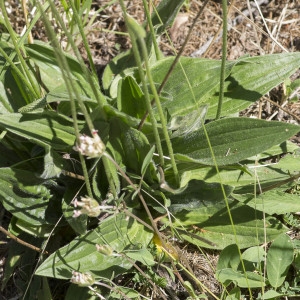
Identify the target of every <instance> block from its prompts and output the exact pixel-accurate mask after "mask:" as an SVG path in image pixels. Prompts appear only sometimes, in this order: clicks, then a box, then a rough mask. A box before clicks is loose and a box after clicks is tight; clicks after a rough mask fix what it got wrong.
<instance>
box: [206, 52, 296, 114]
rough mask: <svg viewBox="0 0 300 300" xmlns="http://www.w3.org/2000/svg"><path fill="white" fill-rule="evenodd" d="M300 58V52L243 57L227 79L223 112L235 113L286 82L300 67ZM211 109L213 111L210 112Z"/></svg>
mask: <svg viewBox="0 0 300 300" xmlns="http://www.w3.org/2000/svg"><path fill="white" fill-rule="evenodd" d="M299 60H300V52H294V53H280V54H269V55H263V56H256V57H245V58H241V59H239V60H238V61H237V63H236V64H235V65H234V66H233V68H232V71H231V74H230V76H229V77H228V78H227V79H226V81H225V84H226V89H225V91H224V96H225V98H224V102H223V111H222V115H228V114H232V113H233V110H235V111H236V112H238V111H241V110H243V109H244V108H246V107H248V106H249V105H250V104H251V103H252V102H254V101H256V100H258V99H259V98H260V97H261V96H263V95H264V94H266V93H267V92H269V91H270V90H271V89H272V88H274V87H276V86H277V85H278V84H280V83H282V82H283V81H284V80H285V79H286V78H288V77H289V76H291V75H292V74H293V73H294V72H295V71H296V70H297V69H298V68H299V66H300V63H299ZM217 97H218V95H216V96H215V101H216V98H217ZM212 101H214V99H212ZM211 113H212V111H209V115H211Z"/></svg>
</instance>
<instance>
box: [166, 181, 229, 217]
mask: <svg viewBox="0 0 300 300" xmlns="http://www.w3.org/2000/svg"><path fill="white" fill-rule="evenodd" d="M223 188H224V192H225V195H226V196H229V195H230V194H231V193H232V191H233V190H234V188H233V187H231V186H223ZM174 192H176V193H175V194H174V195H172V194H171V195H170V196H169V198H170V200H171V206H170V207H169V209H170V211H171V212H172V213H177V212H179V211H182V210H187V211H189V210H194V209H197V208H199V207H202V206H203V205H205V204H204V203H205V202H206V201H209V202H218V201H222V200H224V194H223V190H222V188H221V185H220V184H218V183H206V182H205V181H202V180H191V181H189V183H188V184H187V186H186V187H183V188H181V189H179V190H175V191H174Z"/></svg>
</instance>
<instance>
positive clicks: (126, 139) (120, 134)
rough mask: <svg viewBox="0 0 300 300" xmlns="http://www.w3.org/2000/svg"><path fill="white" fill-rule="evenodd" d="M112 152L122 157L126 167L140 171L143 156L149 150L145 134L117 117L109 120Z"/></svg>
mask: <svg viewBox="0 0 300 300" xmlns="http://www.w3.org/2000/svg"><path fill="white" fill-rule="evenodd" d="M109 141H110V143H111V145H112V147H113V150H114V152H118V153H119V154H120V155H121V157H122V162H123V164H125V165H126V166H127V168H128V169H130V170H134V171H135V172H136V173H137V174H139V173H140V171H141V168H142V165H143V162H144V158H145V157H146V155H147V154H148V152H149V150H150V145H149V142H148V140H147V138H146V137H145V135H144V134H143V133H142V132H140V131H138V130H136V129H134V128H131V127H129V126H128V125H127V124H125V123H124V122H123V121H122V120H120V119H119V118H112V119H111V120H110V139H109Z"/></svg>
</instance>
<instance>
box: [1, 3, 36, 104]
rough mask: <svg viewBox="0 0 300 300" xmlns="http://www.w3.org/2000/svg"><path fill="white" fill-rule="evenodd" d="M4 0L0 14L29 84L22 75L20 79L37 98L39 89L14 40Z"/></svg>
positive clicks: (14, 34) (14, 35)
mask: <svg viewBox="0 0 300 300" xmlns="http://www.w3.org/2000/svg"><path fill="white" fill-rule="evenodd" d="M4 2H5V1H0V7H1V10H2V14H3V17H4V21H5V26H6V28H7V30H8V32H9V35H10V37H11V40H12V43H13V45H14V50H15V51H16V53H17V56H18V59H19V61H20V63H21V66H22V69H23V71H24V74H26V77H27V79H28V81H29V82H30V85H31V86H30V85H28V84H27V83H26V80H25V82H24V81H23V76H22V77H21V79H22V81H23V82H24V84H25V85H26V86H27V87H28V88H29V89H30V91H31V92H32V93H33V95H34V96H35V97H36V98H39V97H40V94H41V93H40V90H39V88H38V86H37V84H36V82H35V81H34V79H33V78H32V76H31V74H30V72H29V69H28V66H27V64H26V62H25V60H24V58H23V56H22V53H21V51H20V47H19V45H18V43H17V41H16V33H15V32H14V30H13V29H12V26H11V23H10V21H9V18H8V16H7V11H6V8H5V4H4Z"/></svg>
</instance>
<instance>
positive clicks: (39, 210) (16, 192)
mask: <svg viewBox="0 0 300 300" xmlns="http://www.w3.org/2000/svg"><path fill="white" fill-rule="evenodd" d="M51 198H52V199H51ZM0 200H1V202H2V203H3V206H4V207H5V209H7V210H8V211H9V212H10V213H11V214H13V215H14V216H15V217H17V218H19V219H21V220H23V221H25V222H27V223H28V224H31V226H34V225H36V226H40V225H43V224H55V222H56V221H57V219H58V217H59V214H60V212H59V210H58V208H57V207H56V212H55V210H53V209H49V208H50V206H57V205H58V207H59V203H58V202H57V200H54V199H53V196H52V195H51V192H50V190H49V189H48V188H47V187H46V186H45V185H44V180H42V179H39V178H37V177H35V176H33V173H31V172H28V171H24V170H20V169H10V168H1V172H0ZM50 200H51V201H50ZM49 205H50V206H49Z"/></svg>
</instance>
